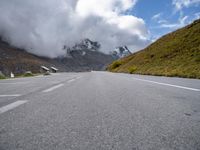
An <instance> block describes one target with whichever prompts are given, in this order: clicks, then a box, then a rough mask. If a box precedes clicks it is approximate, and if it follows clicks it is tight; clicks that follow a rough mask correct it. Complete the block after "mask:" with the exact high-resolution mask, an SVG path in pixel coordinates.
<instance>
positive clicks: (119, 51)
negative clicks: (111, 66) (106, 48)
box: [111, 46, 132, 59]
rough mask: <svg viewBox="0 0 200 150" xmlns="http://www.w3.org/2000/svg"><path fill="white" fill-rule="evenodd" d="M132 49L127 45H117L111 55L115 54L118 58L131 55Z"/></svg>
mask: <svg viewBox="0 0 200 150" xmlns="http://www.w3.org/2000/svg"><path fill="white" fill-rule="evenodd" d="M131 54H132V53H131V51H130V50H129V49H128V48H127V46H121V47H117V48H116V49H115V50H114V51H113V52H111V55H113V56H114V57H116V58H117V59H118V58H123V57H126V56H129V55H131Z"/></svg>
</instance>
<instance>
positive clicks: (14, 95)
mask: <svg viewBox="0 0 200 150" xmlns="http://www.w3.org/2000/svg"><path fill="white" fill-rule="evenodd" d="M19 96H21V95H20V94H12V95H0V97H19Z"/></svg>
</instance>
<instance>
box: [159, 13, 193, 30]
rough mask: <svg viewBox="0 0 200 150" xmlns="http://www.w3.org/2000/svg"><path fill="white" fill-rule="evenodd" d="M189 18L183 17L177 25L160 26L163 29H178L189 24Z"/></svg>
mask: <svg viewBox="0 0 200 150" xmlns="http://www.w3.org/2000/svg"><path fill="white" fill-rule="evenodd" d="M188 18H189V17H188V16H183V17H182V16H181V17H180V18H179V19H178V22H177V23H163V24H161V25H160V27H161V28H169V29H178V28H181V27H183V26H185V25H187V24H188V23H189V21H188Z"/></svg>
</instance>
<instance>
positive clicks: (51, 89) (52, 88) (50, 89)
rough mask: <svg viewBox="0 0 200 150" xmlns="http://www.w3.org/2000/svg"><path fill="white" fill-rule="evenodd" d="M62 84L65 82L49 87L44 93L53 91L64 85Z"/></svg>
mask: <svg viewBox="0 0 200 150" xmlns="http://www.w3.org/2000/svg"><path fill="white" fill-rule="evenodd" d="M62 86H64V84H58V85H55V86H53V87H51V88H49V89H46V90H44V91H43V93H47V92H51V91H53V90H55V89H58V88H60V87H62Z"/></svg>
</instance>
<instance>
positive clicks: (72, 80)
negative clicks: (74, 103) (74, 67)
mask: <svg viewBox="0 0 200 150" xmlns="http://www.w3.org/2000/svg"><path fill="white" fill-rule="evenodd" d="M75 80H76V79H71V80H69V81H67V82H68V83H70V82H74V81H75Z"/></svg>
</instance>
